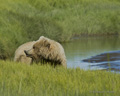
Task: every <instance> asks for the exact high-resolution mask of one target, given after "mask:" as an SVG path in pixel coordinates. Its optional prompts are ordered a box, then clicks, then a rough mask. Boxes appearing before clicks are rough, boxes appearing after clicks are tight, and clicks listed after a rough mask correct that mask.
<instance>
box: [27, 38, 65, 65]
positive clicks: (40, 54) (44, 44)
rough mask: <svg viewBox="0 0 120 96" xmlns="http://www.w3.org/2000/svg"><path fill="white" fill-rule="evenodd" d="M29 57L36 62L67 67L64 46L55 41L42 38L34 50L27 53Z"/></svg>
mask: <svg viewBox="0 0 120 96" xmlns="http://www.w3.org/2000/svg"><path fill="white" fill-rule="evenodd" d="M25 53H26V55H27V56H28V57H32V58H33V59H34V60H36V61H41V60H42V61H43V62H44V61H45V62H50V63H51V64H54V66H56V65H62V66H64V67H67V64H66V56H65V52H64V49H63V47H62V45H61V44H60V43H58V42H56V41H54V40H51V39H48V38H46V37H44V36H41V37H40V39H39V40H38V41H36V43H35V44H34V45H33V48H32V49H30V50H26V51H25Z"/></svg>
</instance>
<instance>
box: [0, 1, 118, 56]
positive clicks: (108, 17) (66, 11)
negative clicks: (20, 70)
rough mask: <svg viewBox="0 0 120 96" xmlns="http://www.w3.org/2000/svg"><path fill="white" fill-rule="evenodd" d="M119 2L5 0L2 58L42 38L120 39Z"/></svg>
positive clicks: (0, 10) (0, 9)
mask: <svg viewBox="0 0 120 96" xmlns="http://www.w3.org/2000/svg"><path fill="white" fill-rule="evenodd" d="M119 33H120V2H119V0H114V1H113V0H1V1H0V58H8V57H13V54H14V51H15V49H16V48H17V47H18V46H19V45H21V44H22V43H24V42H27V41H32V40H37V39H38V38H39V37H40V36H41V35H44V36H47V37H48V38H51V39H54V40H57V41H59V42H65V41H69V40H70V39H71V38H73V37H74V36H84V35H85V36H86V35H87V36H89V35H95V36H96V35H98V36H101V35H119Z"/></svg>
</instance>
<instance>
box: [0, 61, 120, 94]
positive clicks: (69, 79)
mask: <svg viewBox="0 0 120 96" xmlns="http://www.w3.org/2000/svg"><path fill="white" fill-rule="evenodd" d="M119 86H120V74H117V73H111V72H105V71H89V70H88V71H84V70H81V69H79V68H77V69H70V68H68V69H64V68H61V67H57V68H52V67H51V66H41V65H36V64H34V65H32V66H29V65H25V64H20V63H15V62H11V61H0V96H103V95H104V96H119V94H120V91H119V90H120V87H119Z"/></svg>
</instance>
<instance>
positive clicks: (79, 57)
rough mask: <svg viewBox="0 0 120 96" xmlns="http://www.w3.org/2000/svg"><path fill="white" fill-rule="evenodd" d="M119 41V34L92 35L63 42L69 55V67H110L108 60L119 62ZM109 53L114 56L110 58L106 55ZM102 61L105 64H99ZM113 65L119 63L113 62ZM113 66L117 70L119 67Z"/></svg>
mask: <svg viewBox="0 0 120 96" xmlns="http://www.w3.org/2000/svg"><path fill="white" fill-rule="evenodd" d="M119 41H120V38H119V37H117V36H114V37H102V38H100V37H99V38H93V37H92V38H80V39H79V40H75V41H72V42H68V43H64V44H62V45H63V47H64V49H65V53H66V56H67V65H68V68H71V67H72V68H76V67H80V68H81V69H107V68H109V66H108V62H110V63H111V62H113V60H114V62H119V58H120V57H119V56H120V51H117V50H119V49H120V44H119ZM109 51H114V52H109ZM101 53H103V54H101ZM107 53H108V54H109V55H110V56H112V57H110V58H108V57H107V55H105V54H107ZM99 54H100V55H99ZM92 56H93V57H94V58H93V57H92ZM96 56H97V57H96ZM100 56H101V57H100ZM116 58H118V59H116ZM108 59H109V60H108ZM102 61H105V62H107V63H105V62H104V64H103V62H102ZM101 62H102V64H103V65H101V66H99V64H101ZM93 63H94V64H93ZM96 65H97V66H96ZM103 66H105V67H103ZM106 66H108V67H106ZM111 66H118V64H117V63H113V64H112V65H111ZM113 68H115V69H117V70H118V69H119V68H117V67H113ZM111 69H112V68H111Z"/></svg>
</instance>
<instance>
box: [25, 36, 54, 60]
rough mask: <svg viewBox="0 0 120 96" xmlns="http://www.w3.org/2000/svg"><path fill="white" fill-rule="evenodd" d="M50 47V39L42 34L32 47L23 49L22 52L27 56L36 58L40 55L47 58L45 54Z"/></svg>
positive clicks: (47, 53)
mask: <svg viewBox="0 0 120 96" xmlns="http://www.w3.org/2000/svg"><path fill="white" fill-rule="evenodd" d="M51 49H52V44H51V43H50V40H49V39H48V38H46V37H44V36H41V37H40V38H39V40H37V41H36V43H35V44H34V45H33V48H32V49H30V50H24V52H25V54H26V56H27V57H31V58H33V59H35V60H37V59H40V58H42V57H45V58H47V55H49V53H50V50H51Z"/></svg>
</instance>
